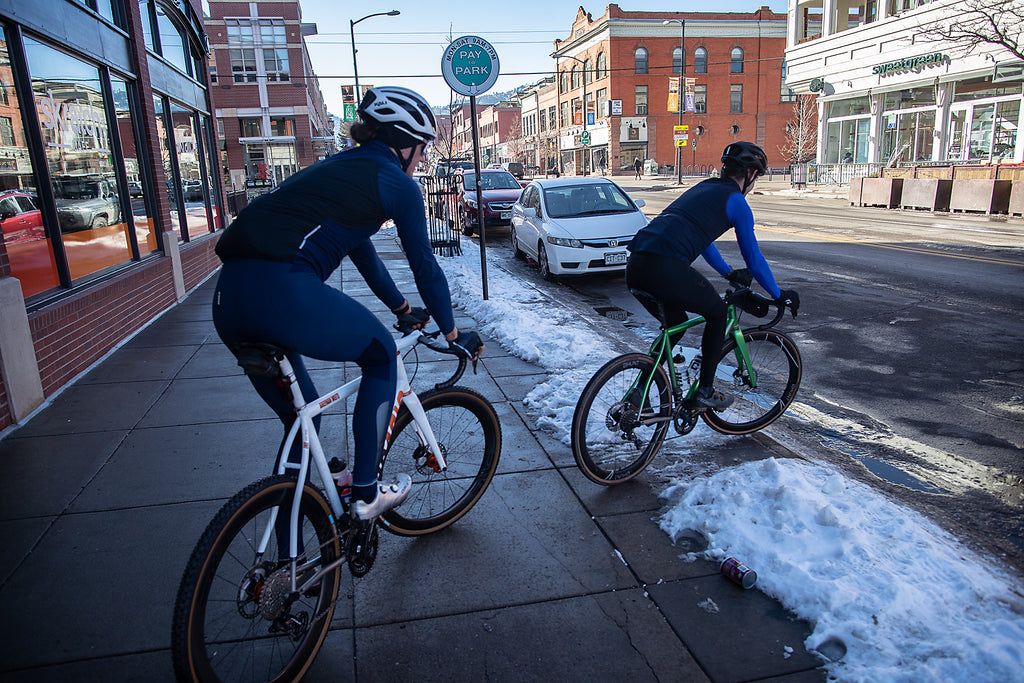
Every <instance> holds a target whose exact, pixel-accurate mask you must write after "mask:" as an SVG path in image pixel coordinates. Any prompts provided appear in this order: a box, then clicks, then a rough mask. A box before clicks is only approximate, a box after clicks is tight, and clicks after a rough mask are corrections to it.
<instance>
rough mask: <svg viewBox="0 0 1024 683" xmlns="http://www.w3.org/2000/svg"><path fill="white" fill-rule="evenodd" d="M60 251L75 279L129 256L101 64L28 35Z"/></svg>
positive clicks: (31, 71) (28, 60)
mask: <svg viewBox="0 0 1024 683" xmlns="http://www.w3.org/2000/svg"><path fill="white" fill-rule="evenodd" d="M25 56H26V59H27V62H28V67H29V72H30V73H31V77H32V90H33V94H34V96H35V98H36V109H37V111H38V113H39V124H40V128H41V130H42V135H43V144H44V145H45V148H46V149H45V152H46V160H47V164H48V166H49V170H50V179H51V182H52V185H53V193H54V196H55V198H56V201H57V217H58V222H59V227H60V233H61V238H62V240H63V243H64V252H65V254H66V256H67V261H68V268H69V270H70V273H71V277H72V279H77V278H82V277H85V276H88V275H91V274H94V273H97V272H99V271H101V270H103V269H106V268H108V267H110V266H113V265H116V264H119V263H122V262H124V261H127V260H129V259H131V258H132V251H131V246H130V243H129V241H128V234H127V225H126V223H125V221H124V216H123V215H122V210H121V207H122V202H121V193H120V190H119V188H118V186H117V180H116V176H115V175H114V166H113V155H112V154H111V146H112V142H111V134H110V130H109V127H108V124H107V119H106V113H105V105H106V101H105V98H104V95H103V92H102V89H101V85H100V72H99V70H98V69H97V68H96V67H94V66H92V65H90V64H86V63H84V62H81V61H79V60H77V59H75V58H74V57H71V56H70V55H67V54H64V53H63V52H60V51H58V50H56V49H54V48H51V47H48V46H46V45H43V44H42V43H39V42H36V41H35V40H32V39H30V38H26V39H25Z"/></svg>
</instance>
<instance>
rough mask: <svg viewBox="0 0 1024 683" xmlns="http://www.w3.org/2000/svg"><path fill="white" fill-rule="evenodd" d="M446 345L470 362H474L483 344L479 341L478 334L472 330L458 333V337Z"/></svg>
mask: <svg viewBox="0 0 1024 683" xmlns="http://www.w3.org/2000/svg"><path fill="white" fill-rule="evenodd" d="M448 345H449V346H450V347H451V348H453V349H455V350H456V351H458V352H459V355H462V356H465V357H466V358H468V359H470V360H476V357H477V356H478V355H479V353H480V349H481V348H482V347H483V345H484V343H483V342H482V341H481V340H480V335H479V334H477V333H476V332H473V331H472V330H465V331H463V332H459V336H457V337H456V338H455V339H453V340H452V341H450V342H448Z"/></svg>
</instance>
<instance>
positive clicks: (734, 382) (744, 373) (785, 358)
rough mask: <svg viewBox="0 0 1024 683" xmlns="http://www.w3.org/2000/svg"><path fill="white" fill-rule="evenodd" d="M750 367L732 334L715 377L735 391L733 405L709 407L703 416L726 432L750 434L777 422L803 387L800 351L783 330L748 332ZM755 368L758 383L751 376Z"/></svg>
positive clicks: (712, 425)
mask: <svg viewBox="0 0 1024 683" xmlns="http://www.w3.org/2000/svg"><path fill="white" fill-rule="evenodd" d="M743 340H744V341H745V342H746V345H747V351H748V353H749V354H750V367H747V366H746V365H745V364H743V363H741V362H740V359H739V356H738V354H737V349H736V340H735V339H732V338H730V339H729V340H728V341H727V342H726V344H725V349H724V350H723V352H722V360H721V361H719V363H718V370H717V371H716V372H715V380H716V383H718V386H720V388H722V389H725V390H726V391H731V392H732V395H733V398H734V399H735V400H734V401H733V403H732V405H731V406H729V407H728V408H726V409H725V410H723V411H721V412H719V411H715V410H705V411H703V412H702V413H701V417H703V418H704V421H705V422H707V423H708V425H709V426H710V427H711V428H712V429H714V430H716V431H719V432H722V433H723V434H750V433H751V432H756V431H757V430H759V429H763V428H765V427H767V426H768V425H770V424H771V423H772V422H775V420H777V419H778V418H779V417H780V416H781V415H782V413H784V412H785V411H786V408H788V407H789V404H790V403H792V402H793V399H794V398H795V397H796V392H797V389H798V388H799V387H800V374H801V366H800V352H799V351H797V348H796V344H794V343H793V341H792V340H791V339H790V338H789V337H787V336H786V335H784V334H782V333H781V332H776V331H775V330H762V331H758V332H745V333H744V334H743ZM751 369H753V374H754V379H756V382H757V386H756V387H755V386H754V382H753V381H752V380H751V372H750V371H751Z"/></svg>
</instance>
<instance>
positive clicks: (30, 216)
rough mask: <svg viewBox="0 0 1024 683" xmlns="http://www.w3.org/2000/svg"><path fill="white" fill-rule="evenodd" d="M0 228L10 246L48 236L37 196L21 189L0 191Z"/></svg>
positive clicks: (5, 242) (5, 241)
mask: <svg viewBox="0 0 1024 683" xmlns="http://www.w3.org/2000/svg"><path fill="white" fill-rule="evenodd" d="M0 228H2V229H3V236H4V237H3V239H4V244H6V245H8V246H10V245H13V244H18V243H20V242H31V241H33V240H38V239H43V238H44V237H46V232H45V230H44V229H43V216H42V214H41V213H40V212H39V200H38V199H37V198H36V196H35V195H33V194H29V193H28V192H21V191H20V190H7V191H5V192H0Z"/></svg>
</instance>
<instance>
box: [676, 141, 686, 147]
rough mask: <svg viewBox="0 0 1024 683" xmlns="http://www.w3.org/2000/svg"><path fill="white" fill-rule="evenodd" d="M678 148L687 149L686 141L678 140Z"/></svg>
mask: <svg viewBox="0 0 1024 683" xmlns="http://www.w3.org/2000/svg"><path fill="white" fill-rule="evenodd" d="M676 147H686V140H676Z"/></svg>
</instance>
